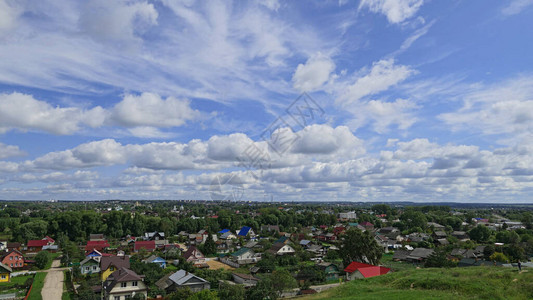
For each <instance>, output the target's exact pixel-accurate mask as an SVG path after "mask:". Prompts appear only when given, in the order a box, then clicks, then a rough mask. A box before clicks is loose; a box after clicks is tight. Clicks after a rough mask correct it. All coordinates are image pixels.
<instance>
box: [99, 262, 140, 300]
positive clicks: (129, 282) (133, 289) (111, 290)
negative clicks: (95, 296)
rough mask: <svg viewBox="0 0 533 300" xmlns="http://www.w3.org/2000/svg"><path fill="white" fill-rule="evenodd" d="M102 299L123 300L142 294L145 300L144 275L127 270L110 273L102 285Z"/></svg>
mask: <svg viewBox="0 0 533 300" xmlns="http://www.w3.org/2000/svg"><path fill="white" fill-rule="evenodd" d="M103 290H104V299H106V300H125V299H131V298H133V297H134V296H135V295H138V294H142V295H143V296H144V297H143V299H146V297H147V296H148V292H147V291H148V288H147V286H146V284H145V282H144V275H137V273H135V272H133V271H132V270H130V269H127V268H120V269H118V270H116V271H114V272H113V273H111V274H110V275H109V276H108V277H107V279H106V280H105V281H104V283H103Z"/></svg>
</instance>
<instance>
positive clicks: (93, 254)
mask: <svg viewBox="0 0 533 300" xmlns="http://www.w3.org/2000/svg"><path fill="white" fill-rule="evenodd" d="M102 256H112V254H109V253H101V252H100V251H98V250H93V251H91V252H89V253H87V254H86V255H85V257H95V258H97V259H98V261H100V258H101V257H102Z"/></svg>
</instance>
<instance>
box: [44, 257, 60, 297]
mask: <svg viewBox="0 0 533 300" xmlns="http://www.w3.org/2000/svg"><path fill="white" fill-rule="evenodd" d="M59 264H60V262H59V260H58V259H56V260H54V261H53V262H52V268H50V269H49V270H48V274H47V275H46V277H45V278H44V287H43V290H42V291H41V295H42V296H43V300H61V295H62V294H63V270H64V269H65V268H59Z"/></svg>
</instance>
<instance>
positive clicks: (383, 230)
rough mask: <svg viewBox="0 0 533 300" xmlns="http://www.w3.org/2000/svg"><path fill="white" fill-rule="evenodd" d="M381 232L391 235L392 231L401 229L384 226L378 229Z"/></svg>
mask: <svg viewBox="0 0 533 300" xmlns="http://www.w3.org/2000/svg"><path fill="white" fill-rule="evenodd" d="M378 232H379V233H380V234H383V235H389V234H391V233H395V232H400V229H398V228H396V227H383V228H380V229H379V230H378Z"/></svg>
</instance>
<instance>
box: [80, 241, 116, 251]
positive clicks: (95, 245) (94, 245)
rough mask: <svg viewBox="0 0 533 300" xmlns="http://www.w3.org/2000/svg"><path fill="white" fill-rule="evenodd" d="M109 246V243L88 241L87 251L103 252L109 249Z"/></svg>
mask: <svg viewBox="0 0 533 300" xmlns="http://www.w3.org/2000/svg"><path fill="white" fill-rule="evenodd" d="M109 246H110V245H109V243H108V242H107V241H88V242H87V246H85V251H92V250H98V251H101V250H103V249H104V248H107V247H109Z"/></svg>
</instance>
